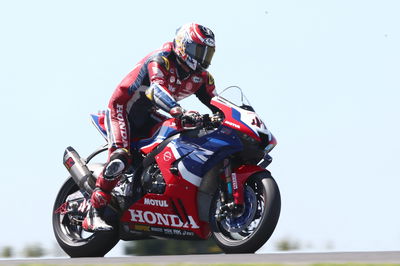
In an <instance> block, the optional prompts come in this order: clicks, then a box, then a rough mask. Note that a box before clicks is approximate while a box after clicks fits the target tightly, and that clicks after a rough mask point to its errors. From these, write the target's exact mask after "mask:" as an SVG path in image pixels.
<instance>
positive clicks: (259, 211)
mask: <svg viewBox="0 0 400 266" xmlns="http://www.w3.org/2000/svg"><path fill="white" fill-rule="evenodd" d="M218 194H219V193H216V196H215V197H214V200H213V203H212V205H211V206H213V207H212V209H211V212H210V214H211V217H210V223H211V228H212V231H213V232H212V235H213V237H214V239H215V242H216V244H217V245H218V246H219V247H220V248H221V249H222V250H223V251H224V252H225V253H254V252H256V251H257V250H258V249H259V248H260V247H261V246H262V245H264V244H265V243H266V242H267V241H268V239H269V238H270V237H271V235H272V233H273V232H274V230H275V227H276V224H277V223H278V220H279V215H280V210H281V197H280V192H279V188H278V186H277V184H276V182H275V180H274V179H273V178H272V176H271V174H270V173H269V172H268V171H264V172H259V173H256V174H253V175H252V176H250V177H249V179H248V180H247V181H246V183H245V198H246V199H247V200H246V202H245V209H247V210H246V211H245V214H243V215H242V216H246V217H248V219H249V221H246V220H245V219H244V220H241V219H242V217H238V218H237V219H236V221H235V219H233V221H230V220H227V219H226V218H225V219H223V220H221V221H217V220H216V219H215V213H216V208H217V206H218V204H219V195H218ZM255 205H256V206H255ZM238 224H239V225H238ZM230 226H232V227H230ZM235 226H236V227H235ZM230 229H231V230H230Z"/></svg>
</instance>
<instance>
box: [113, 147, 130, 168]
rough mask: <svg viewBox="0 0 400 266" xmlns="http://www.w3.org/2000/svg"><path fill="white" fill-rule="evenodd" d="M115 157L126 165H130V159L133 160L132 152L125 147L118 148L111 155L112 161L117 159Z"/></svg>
mask: <svg viewBox="0 0 400 266" xmlns="http://www.w3.org/2000/svg"><path fill="white" fill-rule="evenodd" d="M115 159H119V160H121V161H122V162H123V163H124V164H125V165H128V164H129V162H130V160H131V153H130V152H129V151H128V150H127V149H125V148H119V149H116V150H115V151H113V152H112V153H111V155H110V162H111V161H113V160H115Z"/></svg>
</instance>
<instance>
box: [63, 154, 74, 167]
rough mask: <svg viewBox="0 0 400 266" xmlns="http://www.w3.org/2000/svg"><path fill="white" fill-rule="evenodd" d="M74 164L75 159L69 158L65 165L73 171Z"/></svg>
mask: <svg viewBox="0 0 400 266" xmlns="http://www.w3.org/2000/svg"><path fill="white" fill-rule="evenodd" d="M74 164H75V161H74V159H72V157H69V158H68V159H67V160H66V161H65V163H64V165H65V167H67V169H68V170H69V169H71V167H72V166H74Z"/></svg>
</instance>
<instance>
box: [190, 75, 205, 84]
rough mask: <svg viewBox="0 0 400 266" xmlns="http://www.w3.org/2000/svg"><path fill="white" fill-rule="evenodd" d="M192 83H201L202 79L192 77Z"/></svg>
mask: <svg viewBox="0 0 400 266" xmlns="http://www.w3.org/2000/svg"><path fill="white" fill-rule="evenodd" d="M192 81H193V82H194V83H201V82H202V81H203V79H202V78H200V77H198V76H194V77H193V78H192Z"/></svg>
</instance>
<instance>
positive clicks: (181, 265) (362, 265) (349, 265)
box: [19, 263, 400, 266]
mask: <svg viewBox="0 0 400 266" xmlns="http://www.w3.org/2000/svg"><path fill="white" fill-rule="evenodd" d="M60 265H68V266H101V265H105V266H112V265H117V266H159V265H164V266H400V264H390V263H312V264H308V263H296V264H271V263H253V264H229V263H224V264H191V263H172V264H161V263H160V264H151V263H148V264H140V263H138V264H135V263H133V264H107V263H106V264H96V265H94V264H35V263H33V264H20V265H19V266H60Z"/></svg>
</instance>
